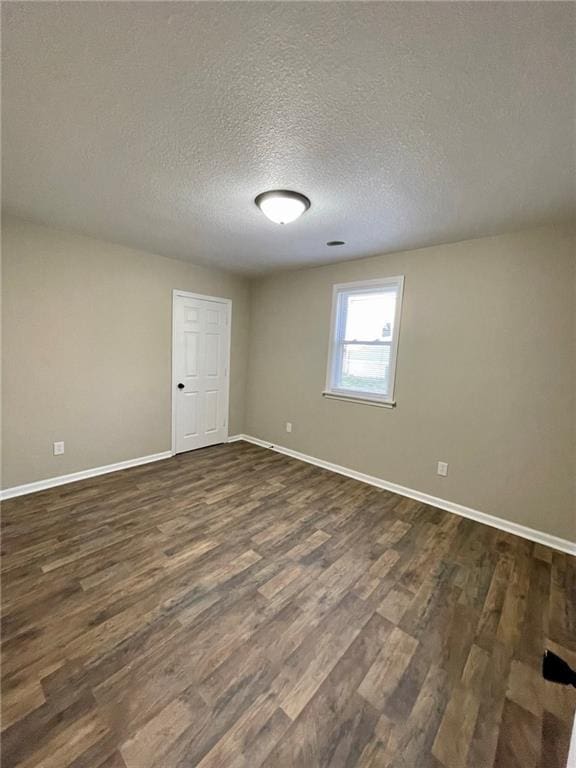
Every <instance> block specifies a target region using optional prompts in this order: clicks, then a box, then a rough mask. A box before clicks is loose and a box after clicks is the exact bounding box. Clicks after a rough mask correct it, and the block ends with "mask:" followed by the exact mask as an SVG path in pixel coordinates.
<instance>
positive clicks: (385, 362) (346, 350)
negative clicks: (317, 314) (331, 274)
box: [324, 277, 404, 405]
mask: <svg viewBox="0 0 576 768" xmlns="http://www.w3.org/2000/svg"><path fill="white" fill-rule="evenodd" d="M403 283H404V278H403V277H387V278H385V279H382V280H368V281H367V282H362V283H346V284H343V285H335V286H334V296H333V299H332V332H331V339H330V352H329V360H328V376H327V381H326V391H325V392H324V394H325V395H327V396H328V397H342V398H346V399H350V400H366V401H372V402H375V403H377V404H380V405H394V374H395V372H396V352H397V350H398V331H399V325H400V311H401V308H402V287H403Z"/></svg>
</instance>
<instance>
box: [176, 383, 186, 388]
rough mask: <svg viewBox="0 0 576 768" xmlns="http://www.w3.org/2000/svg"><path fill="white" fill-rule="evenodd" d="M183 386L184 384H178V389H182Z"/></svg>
mask: <svg viewBox="0 0 576 768" xmlns="http://www.w3.org/2000/svg"><path fill="white" fill-rule="evenodd" d="M185 386H186V385H185V384H178V389H184V387H185Z"/></svg>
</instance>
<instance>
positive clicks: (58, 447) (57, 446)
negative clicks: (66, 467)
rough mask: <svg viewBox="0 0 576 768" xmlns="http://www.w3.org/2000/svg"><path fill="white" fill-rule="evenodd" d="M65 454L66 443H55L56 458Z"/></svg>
mask: <svg viewBox="0 0 576 768" xmlns="http://www.w3.org/2000/svg"><path fill="white" fill-rule="evenodd" d="M63 453H64V441H63V440H62V441H60V442H59V443H54V456H61V455H62V454H63Z"/></svg>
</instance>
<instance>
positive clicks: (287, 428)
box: [286, 421, 292, 432]
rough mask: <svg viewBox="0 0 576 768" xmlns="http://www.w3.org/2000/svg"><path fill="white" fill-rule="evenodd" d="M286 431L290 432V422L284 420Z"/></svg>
mask: <svg viewBox="0 0 576 768" xmlns="http://www.w3.org/2000/svg"><path fill="white" fill-rule="evenodd" d="M286 432H292V422H291V421H287V422H286Z"/></svg>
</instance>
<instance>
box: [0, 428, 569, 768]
mask: <svg viewBox="0 0 576 768" xmlns="http://www.w3.org/2000/svg"><path fill="white" fill-rule="evenodd" d="M2 535H3V548H2V549H3V557H2V564H1V565H2V598H3V600H2V616H3V624H2V694H3V695H2V734H1V757H2V766H3V768H194V766H200V767H201V768H259V767H260V766H269V767H270V768H514V767H515V766H522V768H541V767H542V768H543V767H544V765H546V766H547V767H549V768H564V764H565V761H566V752H567V749H568V744H569V738H570V731H571V727H572V719H573V716H574V710H575V708H576V693H575V691H574V689H568V688H564V687H559V686H554V685H552V684H551V683H546V682H545V681H543V680H542V677H541V669H540V666H541V656H542V653H543V652H544V650H545V649H546V648H549V649H550V650H552V651H554V652H555V653H557V654H559V655H561V656H563V657H564V658H566V660H567V661H568V662H569V663H570V664H572V665H573V666H574V665H576V565H575V561H574V558H570V557H569V556H568V555H564V554H562V553H559V552H556V551H553V550H550V549H548V548H547V547H545V546H542V545H539V544H532V543H530V542H528V541H525V540H522V539H519V538H516V537H514V536H512V535H510V534H507V533H504V532H502V531H499V530H495V529H492V528H488V527H486V526H483V525H480V524H478V523H475V522H473V521H471V520H467V519H464V518H459V517H457V516H455V515H451V514H449V513H447V512H443V511H441V510H438V509H435V508H433V507H430V506H428V505H426V504H423V503H421V502H417V501H413V500H411V499H407V498H403V497H400V496H397V495H395V494H392V493H389V492H388V491H384V490H380V489H377V488H374V487H371V486H368V485H365V484H362V483H359V482H357V481H354V480H351V479H349V478H346V477H343V476H341V475H337V474H333V473H330V472H328V471H326V470H322V469H319V468H317V467H314V466H311V465H309V464H306V463H303V462H299V461H297V460H295V459H292V458H288V457H286V456H282V455H280V454H277V453H274V452H271V451H268V450H266V449H263V448H259V447H256V446H253V445H249V444H247V443H243V442H237V443H233V444H228V445H220V446H214V447H212V448H206V449H203V450H200V451H195V452H192V453H189V454H183V455H179V456H176V457H174V458H172V459H168V460H165V461H162V462H158V463H156V464H150V465H146V466H141V467H134V468H132V469H129V470H125V471H123V472H118V473H114V474H111V475H104V476H101V477H97V478H91V479H88V480H85V481H81V482H78V483H74V484H71V485H67V486H62V487H58V488H53V489H50V490H47V491H42V492H39V493H36V494H31V495H29V496H23V497H20V498H17V499H12V500H9V501H7V502H4V504H3V508H2Z"/></svg>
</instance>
